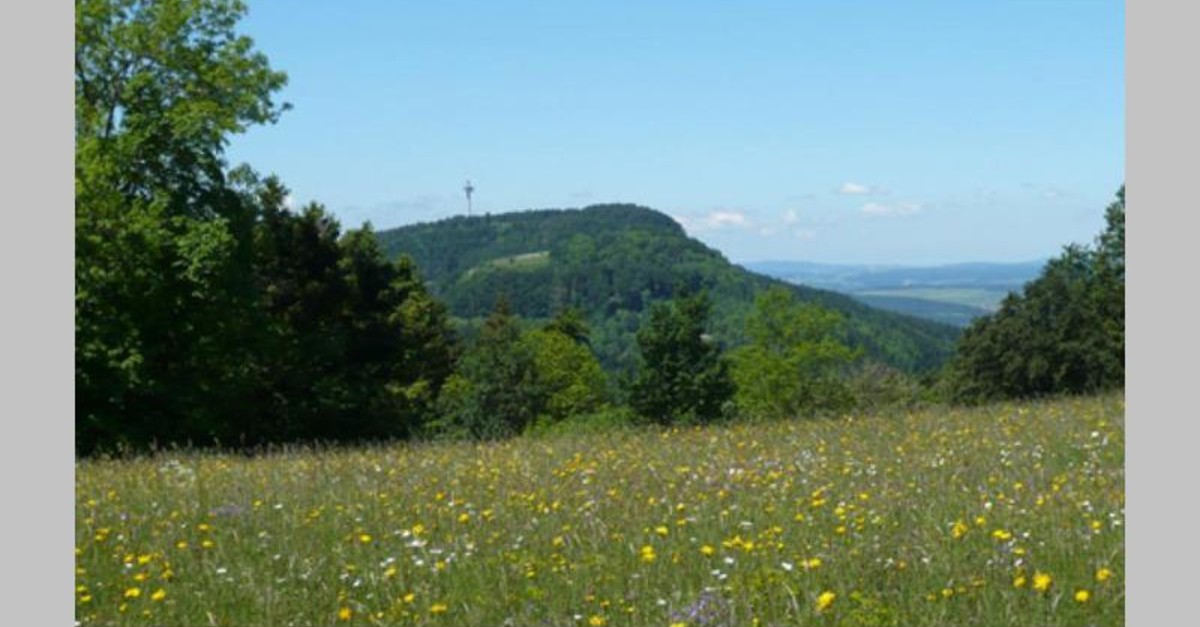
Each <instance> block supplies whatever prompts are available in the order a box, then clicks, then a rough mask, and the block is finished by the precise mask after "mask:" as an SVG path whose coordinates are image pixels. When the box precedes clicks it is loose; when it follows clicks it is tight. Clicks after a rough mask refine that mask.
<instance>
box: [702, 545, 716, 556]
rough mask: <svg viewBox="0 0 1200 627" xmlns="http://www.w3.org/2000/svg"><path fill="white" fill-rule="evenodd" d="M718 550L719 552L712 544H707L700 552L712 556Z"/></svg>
mask: <svg viewBox="0 0 1200 627" xmlns="http://www.w3.org/2000/svg"><path fill="white" fill-rule="evenodd" d="M716 552H717V550H716V549H714V548H712V547H711V546H709V545H707V544H706V545H704V546H702V547H700V554H701V555H704V556H705V557H709V556H712V554H714V553H716Z"/></svg>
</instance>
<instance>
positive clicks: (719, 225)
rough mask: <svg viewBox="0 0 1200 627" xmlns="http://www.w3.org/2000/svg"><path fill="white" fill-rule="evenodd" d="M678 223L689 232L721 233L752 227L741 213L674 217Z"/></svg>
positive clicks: (731, 212)
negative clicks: (721, 231) (731, 229)
mask: <svg viewBox="0 0 1200 627" xmlns="http://www.w3.org/2000/svg"><path fill="white" fill-rule="evenodd" d="M671 217H672V218H674V219H675V221H676V222H678V223H679V224H681V225H683V228H685V229H687V230H688V231H692V232H696V231H719V230H721V229H729V228H735V229H745V228H749V227H750V226H752V224H751V222H750V219H749V218H747V217H746V214H745V213H742V212H741V211H731V210H723V211H710V212H708V213H706V214H703V215H673V216H671Z"/></svg>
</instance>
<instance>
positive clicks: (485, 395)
mask: <svg viewBox="0 0 1200 627" xmlns="http://www.w3.org/2000/svg"><path fill="white" fill-rule="evenodd" d="M439 406H440V409H441V417H440V418H439V421H438V424H437V425H436V426H435V429H436V430H438V431H440V432H441V433H442V434H443V435H447V436H450V437H470V438H475V439H498V438H504V437H509V436H514V435H518V434H520V433H521V432H522V431H524V430H525V428H526V427H528V426H529V425H530V424H532V423H533V421H534V420H535V419H536V418H537V417H538V416H539V415H540V414H541V413H542V412H543V411H544V407H545V406H546V392H545V389H544V386H543V384H542V382H541V380H540V379H539V376H538V368H537V364H536V362H535V356H534V353H533V350H532V348H531V347H530V346H529V345H528V344H527V343H526V342H523V341H522V333H521V328H520V324H519V322H518V321H517V319H516V318H515V317H514V316H513V315H512V312H511V311H510V309H509V305H508V300H507V299H506V298H500V299H499V300H497V302H496V306H495V308H494V309H493V310H492V313H491V315H490V316H488V319H487V320H486V321H485V322H484V324H483V327H482V328H481V329H480V331H479V335H478V336H477V337H476V338H475V341H474V343H473V344H472V345H471V346H470V348H469V349H468V350H467V351H466V353H465V354H464V355H463V357H462V359H461V360H459V362H458V366H457V368H456V370H455V372H454V374H453V375H452V376H451V377H450V379H449V380H448V381H447V382H446V386H445V388H444V389H443V391H442V398H441V399H440V400H439Z"/></svg>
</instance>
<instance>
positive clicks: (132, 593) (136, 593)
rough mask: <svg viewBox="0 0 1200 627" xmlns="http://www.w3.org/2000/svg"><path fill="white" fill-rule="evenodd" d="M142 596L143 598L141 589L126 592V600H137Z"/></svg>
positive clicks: (128, 589) (130, 589)
mask: <svg viewBox="0 0 1200 627" xmlns="http://www.w3.org/2000/svg"><path fill="white" fill-rule="evenodd" d="M140 596H142V589H141V588H127V589H126V590H125V598H126V599H136V598H138V597H140Z"/></svg>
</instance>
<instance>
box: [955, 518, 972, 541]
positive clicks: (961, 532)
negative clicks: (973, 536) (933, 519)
mask: <svg viewBox="0 0 1200 627" xmlns="http://www.w3.org/2000/svg"><path fill="white" fill-rule="evenodd" d="M970 529H971V528H970V527H968V526H967V523H965V522H963V521H961V520H956V521H954V526H953V527H951V528H950V535H951V536H953V537H954V539H955V540H957V539H959V538H961V537H963V536H965V535H967V531H968V530H970Z"/></svg>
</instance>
